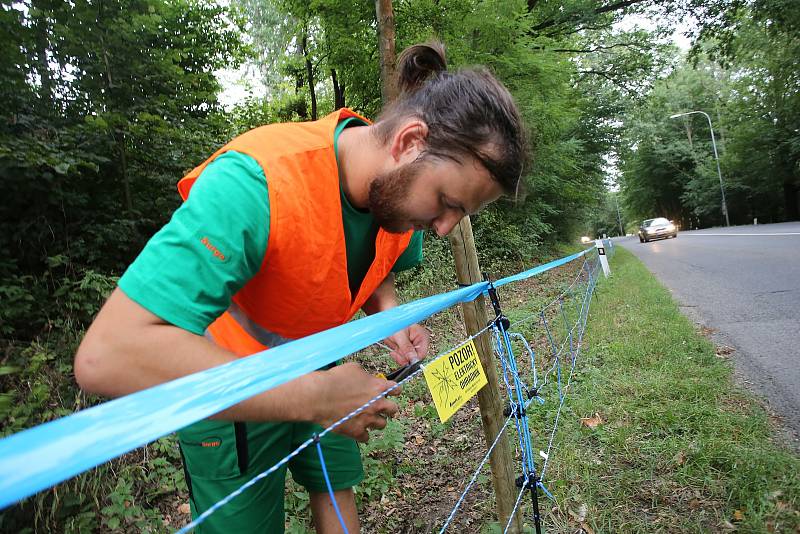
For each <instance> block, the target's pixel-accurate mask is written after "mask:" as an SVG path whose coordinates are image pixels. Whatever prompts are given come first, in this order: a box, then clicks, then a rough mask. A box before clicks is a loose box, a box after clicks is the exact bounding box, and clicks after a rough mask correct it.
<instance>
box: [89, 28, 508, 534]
mask: <svg viewBox="0 0 800 534" xmlns="http://www.w3.org/2000/svg"><path fill="white" fill-rule="evenodd" d="M398 72H399V76H400V79H399V84H400V87H401V89H402V92H401V96H400V98H399V99H398V100H397V102H395V103H394V104H393V105H391V106H390V107H388V108H387V109H386V110H384V112H383V114H382V115H381V117H380V118H379V120H378V121H377V122H376V123H375V124H369V122H368V121H367V120H366V119H364V118H362V117H359V116H358V115H357V114H355V113H353V112H352V111H349V110H346V109H343V110H339V111H337V112H335V113H333V114H331V115H329V116H328V117H326V118H324V119H322V120H320V121H317V122H311V123H290V124H276V125H269V126H265V127H261V128H257V129H255V130H252V131H250V132H247V133H245V134H244V135H242V136H240V137H238V138H236V139H234V140H233V141H231V142H230V143H229V144H227V145H225V146H224V147H223V148H221V149H220V150H219V151H217V153H215V154H214V155H212V157H211V158H209V159H208V160H207V161H206V162H204V163H203V164H201V165H200V166H199V167H197V168H196V169H194V170H193V171H192V172H190V173H189V174H188V175H187V176H186V177H184V179H183V180H181V181H180V183H179V185H178V189H179V192H180V194H181V196H182V197H183V199H184V200H185V202H184V204H183V205H182V206H181V207H180V208H179V209H178V210H177V211H176V212H175V214H174V215H173V218H172V220H171V221H170V222H169V223H168V224H167V225H166V226H165V227H164V228H163V229H162V230H160V231H159V232H158V233H157V234H156V235H155V236H154V237H153V239H152V240H151V241H150V242H149V243H148V244H147V246H146V247H145V249H144V250H143V251H142V253H141V254H140V256H139V257H138V258H137V259H136V261H135V262H134V263H133V264H132V265H131V266H130V268H129V269H128V271H126V273H125V274H124V276H123V277H122V278H121V279H120V282H119V287H118V288H117V289H116V290H115V291H114V293H113V294H112V295H111V297H110V298H109V300H108V302H107V303H106V304H105V306H104V307H103V309H102V310H101V311H100V313H99V314H98V316H97V318H96V319H95V321H94V323H93V324H92V326H91V327H90V329H89V330H88V332H87V334H86V337H85V339H84V341H83V343H82V344H81V346H80V348H79V350H78V353H77V355H76V360H75V374H76V378H77V380H78V382H79V383H80V385H81V387H82V388H84V389H85V390H87V391H91V392H94V393H99V394H103V395H109V396H119V395H124V394H127V393H130V392H133V391H137V390H140V389H143V388H147V387H150V386H153V385H155V384H159V383H162V382H165V381H168V380H172V379H175V378H178V377H180V376H184V375H186V374H189V373H193V372H197V371H200V370H203V369H206V368H209V367H212V366H216V365H220V364H223V363H225V362H228V361H231V360H232V359H234V358H237V357H242V356H247V355H249V354H253V353H255V352H260V351H262V350H264V349H266V348H268V347H272V346H276V345H278V344H281V343H285V342H286V341H288V340H290V339H296V338H299V337H303V336H306V335H310V334H312V333H314V332H318V331H321V330H324V329H326V328H330V327H333V326H336V325H338V324H342V323H344V322H346V321H347V320H349V319H350V318H351V317H352V316H353V315H354V314H355V313H356V312H357V311H358V310H359V309H363V310H364V311H365V312H366V313H376V312H379V311H382V310H386V309H389V308H391V307H393V306H396V305H397V298H396V295H395V291H394V276H393V272H395V271H397V270H402V269H405V268H409V267H411V266H413V265H415V264H416V263H418V262H419V261H420V259H421V234H420V233H419V231H421V230H423V229H426V228H429V229H432V230H433V231H435V232H436V233H437V234H438V235H439V236H444V235H446V234H447V233H449V232H450V230H451V229H452V228H453V227H454V226H455V225H456V224H457V223H458V221H459V220H460V219H461V218H462V217H463V216H464V215H466V214H469V213H474V212H476V211H478V210H479V209H481V208H482V207H483V206H484V205H486V204H487V203H489V202H492V201H494V200H496V199H497V198H498V197H499V196H500V195H501V194H502V193H503V192H506V193H508V192H513V191H514V190H515V188H516V187H517V181H518V179H519V176H520V174H521V162H522V159H523V156H524V143H523V135H522V128H521V121H520V119H519V114H518V112H517V110H516V107H515V105H514V103H513V100H512V99H511V96H510V95H509V93H508V91H507V90H506V89H505V88H504V87H503V86H502V84H500V83H499V82H498V81H497V80H495V79H494V77H492V76H491V75H490V74H489V73H487V72H485V71H482V70H469V71H463V72H457V73H449V72H447V71H446V70H445V61H444V54H443V50H442V48H441V46H440V45H436V44H434V45H417V46H414V47H411V48H409V49H408V50H406V51H405V52H404V53H403V54H402V55H401V57H400V59H399V68H398ZM415 230H416V231H417V232H415ZM387 344H389V345H390V346H391V347H392V349H393V352H392V355H393V357H394V358H395V360H396V361H397V363H398V364H405V363H409V362H411V361H414V360H416V359H419V358H422V357H424V356H425V354H426V352H427V348H428V335H427V333H426V331H425V329H424V328H422V327H421V326H419V325H412V326H411V327H409V328H407V329H404V330H401V331H400V332H398V333H396V334H395V335H393V336H391V337H390V338H389V339H387ZM391 385H392V383H391V382H387V381H385V380H382V379H379V378H376V377H374V376H370V375H368V374H367V373H366V372H364V371H363V369H361V368H360V367H359V366H358V365H356V364H354V363H347V364H344V365H340V366H334V367H333V368H330V369H325V370H320V371H317V372H314V373H310V374H309V375H306V376H303V377H301V378H298V379H297V380H294V381H292V382H289V383H287V384H284V385H282V386H280V387H278V388H275V389H273V390H270V391H267V392H265V393H263V394H261V395H257V396H255V397H253V398H251V399H249V400H247V401H244V402H242V403H240V404H238V405H236V406H233V407H232V408H230V409H228V410H226V411H224V412H221V413H219V414H217V415H216V416H215V417H214V418H212V419H210V420H207V421H200V422H198V423H196V424H194V425H190V426H189V427H187V428H185V429H183V430H181V431H180V432H179V440H180V445H181V451H182V454H183V456H184V465H185V467H186V474H187V484H188V486H189V488H190V499H191V506H192V513H193V515H194V516H197V515H198V514H199V513H202V511H204V510H206V509H208V508H209V507H210V506H211V505H213V504H214V503H215V502H216V501H218V500H219V499H221V498H222V497H224V496H225V495H227V494H228V493H230V492H231V491H233V490H234V489H236V488H238V487H239V486H241V484H243V483H244V482H246V481H247V480H249V479H251V478H252V477H253V476H255V475H256V474H258V473H260V472H262V471H264V470H265V469H267V468H268V467H271V466H272V465H274V464H275V463H276V462H277V460H279V459H280V458H282V457H284V456H285V455H286V454H288V453H289V452H290V451H292V450H293V449H294V448H296V446H297V445H298V444H299V443H302V441H304V440H305V439H307V438H308V437H309V436H310V435H312V433H313V432H316V431H318V430H319V428H320V427H319V425H322V426H326V425H329V424H330V423H332V422H333V421H335V420H337V419H339V418H340V417H342V416H343V415H345V414H347V413H349V412H350V411H351V410H353V409H355V408H357V407H358V406H361V405H362V404H364V402H366V401H367V400H368V399H370V398H372V397H374V396H375V395H377V394H379V393H380V392H381V391H384V390H385V389H387V388H388V387H389V386H391ZM396 411H397V406H396V405H395V404H394V403H393V402H391V401H389V400H387V399H382V400H380V401H379V402H376V403H375V404H373V405H372V406H371V407H370V408H369V409H367V410H366V411H365V412H364V413H362V414H361V415H359V416H358V417H355V418H353V419H352V420H350V421H349V422H348V423H347V424H346V425H343V426H342V427H340V428H339V429H338V430H337V431H338V432H339V433H340V434H342V435H335V434H328V435H327V436H326V437H325V438H324V439H323V440H322V446H323V450H324V454H325V457H326V459H327V462H326V464H327V466H328V468H329V472H330V476H331V483H332V486H333V488H334V490H335V498H336V500H337V502H338V504H339V507H340V508H341V510H342V514H343V516H344V518H345V522H346V523H347V527H348V530H349V531H350V532H356V531H358V529H359V523H358V516H357V513H356V508H355V499H354V497H353V491H352V487H353V486H354V485H355V484H357V483H358V482H359V481H360V480H361V478H362V476H363V474H362V468H361V463H360V457H359V453H358V449H357V446H356V444H355V442H354V441H353V438H355V439H356V440H359V441H366V440H367V439H368V431H369V430H370V429H375V428H378V429H379V428H383V427H384V426H385V424H386V419H385V417H386V416H391V415H392V414H394V413H395V412H396ZM276 421H279V422H276ZM289 468H290V469H291V470H292V475H293V477H294V479H295V480H296V481H298V482H299V483H300V484H301V485H303V486H305V487H306V488H307V489H308V490H309V492H310V494H311V509H312V513H313V515H314V521H315V525H316V528H317V531H318V532H324V533H327V532H339V531H340V526H339V523H338V520H337V518H336V516H335V513H334V510H333V508H332V504H331V501H330V499H329V498H328V496H327V494H326V489H325V483H324V480H323V478H322V475H321V472H320V466H319V464H318V459H317V457H316V451H314V450H313V448H309V449H306V450H305V451H304V453H303V454H300V455H298V456H296V457H295V458H293V459H292V462H291V463H290V465H289ZM284 476H285V471H282V472H279V473H274V474H273V475H271V476H270V477H267V478H266V479H264V480H263V481H260V482H259V483H258V484H256V485H255V486H253V487H252V488H250V489H248V490H247V491H246V492H245V493H244V494H242V495H241V496H239V497H237V499H235V500H234V501H232V502H231V503H229V504H228V505H227V506H225V507H223V508H221V509H220V510H219V511H217V512H216V513H215V514H213V515H212V516H210V517H209V518H208V520H207V521H206V522H205V523H203V524H202V525H201V527H200V530H201V531H202V532H237V533H238V532H280V531H282V529H283V525H284V516H283V485H284Z"/></svg>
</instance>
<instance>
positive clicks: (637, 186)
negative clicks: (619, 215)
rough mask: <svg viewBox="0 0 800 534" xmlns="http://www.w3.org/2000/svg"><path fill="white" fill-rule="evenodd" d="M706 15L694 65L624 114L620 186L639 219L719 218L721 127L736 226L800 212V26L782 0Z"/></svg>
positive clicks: (691, 221)
mask: <svg viewBox="0 0 800 534" xmlns="http://www.w3.org/2000/svg"><path fill="white" fill-rule="evenodd" d="M757 4H759V6H760V8H761V9H760V10H756V9H752V10H751V9H745V8H744V7H742V8H741V9H738V10H731V11H729V12H725V13H724V15H722V16H723V18H724V20H726V21H727V24H728V25H729V27H725V28H723V27H721V26H720V25H719V24H718V22H715V21H713V20H712V21H707V22H706V23H705V26H704V27H703V31H702V35H704V36H705V38H706V40H705V41H702V42H700V43H699V44H697V45H696V46H695V48H694V49H693V51H692V55H691V62H690V63H689V62H687V63H683V64H681V65H679V66H678V68H677V69H676V70H675V71H674V72H672V73H671V74H670V75H669V76H668V77H666V78H664V79H663V80H660V81H659V82H657V83H656V85H655V87H654V88H653V90H652V91H651V92H650V93H649V94H648V95H647V99H646V101H644V102H643V103H641V105H639V106H637V107H635V108H632V109H631V110H630V111H629V112H628V114H627V116H626V121H625V122H626V133H627V147H626V148H624V149H623V150H622V151H621V154H622V157H623V158H622V159H623V161H624V165H623V168H624V176H623V191H624V192H625V197H626V205H627V210H628V212H629V213H630V215H631V216H632V217H634V218H645V217H652V216H656V215H662V214H664V215H667V216H669V217H672V218H675V219H680V220H681V221H682V222H683V226H684V227H688V226H687V225H689V226H691V227H696V226H709V225H712V224H722V223H723V217H722V210H721V192H720V183H719V176H718V173H717V168H716V162H715V161H714V152H713V146H712V143H711V131H710V130H709V128H708V123H707V122H706V120H705V118H704V117H703V116H702V115H699V114H695V115H691V116H687V117H681V118H678V119H674V120H670V119H669V116H670V115H672V114H674V113H679V112H685V111H693V110H701V111H705V112H706V113H708V114H709V115H710V117H711V120H712V123H713V125H714V132H715V135H716V141H717V148H718V152H719V156H720V165H721V171H722V176H723V181H724V187H725V196H726V200H727V205H728V210H729V213H730V219H731V223H732V224H735V223H749V222H752V220H753V218H756V217H757V218H758V219H759V220H760V221H762V222H777V221H782V220H791V219H795V218H797V217H798V216H800V211H798V202H800V152H798V147H799V146H800V137H799V136H798V133H797V130H796V128H795V127H793V126H790V125H796V124H797V123H798V121H800V80H799V79H798V76H797V64H796V58H797V55H798V53H800V48H798V44H797V40H796V34H794V33H792V28H794V27H795V26H793V25H794V24H796V22H795V21H794V19H793V18H792V16H791V15H783V14H782V13H783V12H782V11H781V7H780V6H781V5H782V3H781V2H776V1H771V0H765V1H764V2H757Z"/></svg>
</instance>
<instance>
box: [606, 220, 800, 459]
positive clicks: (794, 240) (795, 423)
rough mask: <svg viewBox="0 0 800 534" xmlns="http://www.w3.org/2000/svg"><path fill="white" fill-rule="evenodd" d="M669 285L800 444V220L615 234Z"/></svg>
mask: <svg viewBox="0 0 800 534" xmlns="http://www.w3.org/2000/svg"><path fill="white" fill-rule="evenodd" d="M615 242H616V243H618V244H620V245H622V246H624V247H625V248H626V249H628V250H630V251H631V252H633V253H634V254H636V256H638V257H639V259H641V260H642V261H643V262H644V264H645V265H646V266H647V267H648V268H649V269H650V271H651V272H653V274H655V275H656V277H657V278H658V279H659V280H660V281H661V283H663V284H664V285H665V286H667V288H669V289H670V291H672V294H673V297H674V298H675V300H676V301H677V302H678V303H679V305H680V306H681V309H682V310H683V311H684V313H685V314H686V315H687V316H689V318H691V319H692V320H694V321H695V322H697V323H699V324H701V325H704V326H706V327H708V328H711V329H712V330H714V331H716V332H715V333H714V334H713V335H712V339H714V341H715V342H716V343H718V344H722V345H727V346H730V347H732V348H733V349H735V350H734V352H733V354H732V355H731V356H732V358H733V360H734V362H735V366H736V371H737V376H738V377H739V379H741V380H743V381H744V382H745V383H746V384H747V385H748V386H749V387H750V389H751V390H753V391H754V392H755V393H757V394H758V395H760V396H762V397H763V398H764V399H765V400H766V401H767V403H768V404H769V406H770V408H771V409H772V411H773V412H775V413H776V414H777V415H778V416H779V417H780V418H781V419H782V421H783V424H784V426H785V430H786V431H787V434H788V438H789V439H790V440H791V441H792V442H793V443H792V445H793V447H794V448H795V449H800V223H798V222H795V223H781V224H765V225H758V226H734V227H731V228H712V229H706V230H695V231H691V232H681V233H679V234H678V237H677V239H666V240H661V241H651V242H649V243H639V239H638V237H627V238H621V239H617V240H615Z"/></svg>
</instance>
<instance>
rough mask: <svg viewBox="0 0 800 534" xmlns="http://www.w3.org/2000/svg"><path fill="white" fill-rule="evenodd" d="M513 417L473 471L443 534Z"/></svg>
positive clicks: (509, 418)
mask: <svg viewBox="0 0 800 534" xmlns="http://www.w3.org/2000/svg"><path fill="white" fill-rule="evenodd" d="M512 417H513V416H511V415H510V416H508V418H507V419H506V421H505V423H503V426H502V427H501V428H500V431H499V432H498V433H497V436H495V438H494V442H493V443H492V445H491V446H490V447H489V450H488V451H486V454H485V455H484V457H483V460H481V463H480V464H478V468H477V469H476V470H475V473H473V475H472V478H471V479H470V481H469V482H468V483H467V486H466V487H465V488H464V491H463V492H461V496H460V497H459V498H458V501H457V502H456V505H455V506H454V507H453V509H452V510H451V511H450V515H449V516H447V520H446V521H445V522H444V525H442V528H441V530H439V534H442V533H443V532H444V531H445V530H447V527H448V526H450V523H452V521H453V518H455V516H456V513H457V512H458V509H459V508H460V507H461V504H462V503H463V502H464V499H465V498H466V496H467V493H469V490H471V489H472V485H473V484H475V481H476V480H478V475H479V474H480V472H481V471H482V470H483V466H484V465H486V462H487V461H488V460H489V457H490V456H491V455H492V451H494V449H495V447H497V444H498V443H500V438H502V437H503V434H505V431H506V428H508V423H509V421H511V418H512Z"/></svg>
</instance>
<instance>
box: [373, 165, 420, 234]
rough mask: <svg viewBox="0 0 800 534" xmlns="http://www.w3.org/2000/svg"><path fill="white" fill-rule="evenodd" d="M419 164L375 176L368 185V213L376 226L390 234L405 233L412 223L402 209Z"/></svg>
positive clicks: (415, 178)
mask: <svg viewBox="0 0 800 534" xmlns="http://www.w3.org/2000/svg"><path fill="white" fill-rule="evenodd" d="M420 168H421V162H419V161H413V162H411V163H406V164H405V165H403V166H402V167H398V168H397V169H394V170H392V171H389V172H385V173H382V174H379V175H377V176H376V177H375V178H374V179H373V180H372V183H371V184H370V185H369V205H368V208H369V211H370V213H372V217H373V218H374V219H375V222H377V223H378V226H380V227H381V228H383V229H384V230H386V231H387V232H389V233H392V234H402V233H405V232H407V231H408V230H409V229H410V228H411V226H412V222H411V219H410V217H409V216H408V213H407V212H406V210H405V209H404V207H403V206H404V204H405V203H406V202H407V201H408V192H409V190H410V189H411V186H412V185H413V184H414V182H416V180H417V177H418V176H419V172H420Z"/></svg>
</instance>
